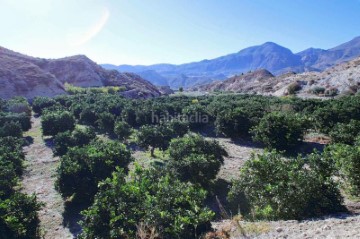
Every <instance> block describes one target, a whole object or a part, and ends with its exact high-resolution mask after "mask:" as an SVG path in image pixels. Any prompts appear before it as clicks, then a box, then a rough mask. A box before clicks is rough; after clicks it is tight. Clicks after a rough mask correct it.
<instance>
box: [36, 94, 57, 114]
mask: <svg viewBox="0 0 360 239" xmlns="http://www.w3.org/2000/svg"><path fill="white" fill-rule="evenodd" d="M55 104H56V101H55V100H54V99H51V98H47V97H36V98H35V99H34V100H33V102H32V108H33V111H34V112H35V113H37V114H41V113H42V111H43V110H44V109H46V108H47V107H50V106H53V105H55Z"/></svg>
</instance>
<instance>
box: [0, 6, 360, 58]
mask: <svg viewBox="0 0 360 239" xmlns="http://www.w3.org/2000/svg"><path fill="white" fill-rule="evenodd" d="M359 13H360V0H0V29H1V31H0V46H3V47H6V48H9V49H12V50H15V51H18V52H22V53H26V54H28V55H32V56H37V57H45V58H59V57H64V56H69V55H75V54H85V55H87V56H89V57H90V58H91V59H93V60H94V61H96V62H98V63H112V64H154V63H174V64H179V63H185V62H191V61H198V60H202V59H211V58H215V57H218V56H222V55H225V54H229V53H234V52H237V51H239V50H241V49H243V48H245V47H248V46H253V45H258V44H262V43H264V42H267V41H273V42H276V43H278V44H280V45H283V46H286V47H288V48H290V49H291V50H292V51H294V52H298V51H301V50H304V49H306V48H308V47H310V46H311V47H321V48H325V49H327V48H330V47H333V46H336V45H338V44H340V43H343V42H345V41H348V40H351V39H352V38H354V37H356V36H360V14H359Z"/></svg>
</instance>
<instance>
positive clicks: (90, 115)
mask: <svg viewBox="0 0 360 239" xmlns="http://www.w3.org/2000/svg"><path fill="white" fill-rule="evenodd" d="M98 119H99V118H98V116H97V114H96V112H95V111H94V110H93V109H91V108H85V109H84V110H83V111H82V112H81V113H80V122H81V123H83V124H86V125H90V126H94V127H96V121H97V120H98Z"/></svg>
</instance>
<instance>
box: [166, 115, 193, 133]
mask: <svg viewBox="0 0 360 239" xmlns="http://www.w3.org/2000/svg"><path fill="white" fill-rule="evenodd" d="M165 125H166V126H167V127H169V129H170V130H171V131H172V137H173V138H176V137H182V136H184V135H185V134H187V133H188V132H189V129H190V127H189V122H188V121H185V120H177V119H173V120H171V121H169V122H166V123H165Z"/></svg>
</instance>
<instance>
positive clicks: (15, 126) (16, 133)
mask: <svg viewBox="0 0 360 239" xmlns="http://www.w3.org/2000/svg"><path fill="white" fill-rule="evenodd" d="M7 136H12V137H15V138H22V137H23V131H22V128H21V125H20V123H18V122H6V123H5V124H4V125H3V126H2V127H0V137H7Z"/></svg>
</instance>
